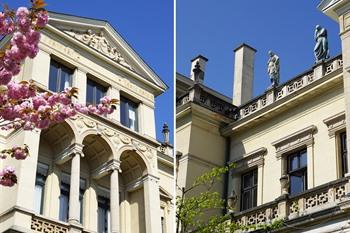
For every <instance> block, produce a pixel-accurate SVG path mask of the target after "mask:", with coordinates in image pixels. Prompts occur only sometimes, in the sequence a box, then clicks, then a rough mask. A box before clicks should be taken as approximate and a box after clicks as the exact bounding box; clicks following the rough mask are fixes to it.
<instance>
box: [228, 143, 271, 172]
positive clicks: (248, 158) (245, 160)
mask: <svg viewBox="0 0 350 233" xmlns="http://www.w3.org/2000/svg"><path fill="white" fill-rule="evenodd" d="M266 153H267V149H266V148H265V147H261V148H259V149H256V150H254V151H252V152H249V153H247V154H244V155H243V156H242V157H241V158H239V159H235V160H231V161H229V163H235V164H236V167H235V168H234V169H233V170H232V172H233V173H241V172H243V171H245V170H247V169H249V168H252V167H259V166H263V165H264V160H265V159H264V156H265V155H266Z"/></svg>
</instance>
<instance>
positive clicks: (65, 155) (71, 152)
mask: <svg viewBox="0 0 350 233" xmlns="http://www.w3.org/2000/svg"><path fill="white" fill-rule="evenodd" d="M83 148H84V145H82V144H79V143H73V144H72V145H70V146H69V147H67V148H65V149H63V150H62V151H61V152H60V153H58V155H57V156H56V158H55V163H56V164H58V165H62V164H64V163H65V162H67V161H69V160H70V159H71V158H72V157H73V156H75V155H79V156H80V157H84V153H83Z"/></svg>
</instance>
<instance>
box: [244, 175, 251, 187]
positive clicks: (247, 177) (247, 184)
mask: <svg viewBox="0 0 350 233" xmlns="http://www.w3.org/2000/svg"><path fill="white" fill-rule="evenodd" d="M252 185H253V184H252V176H251V174H247V175H244V176H243V188H244V189H246V188H249V187H251V186H252Z"/></svg>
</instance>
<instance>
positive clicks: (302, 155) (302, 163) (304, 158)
mask: <svg viewBox="0 0 350 233" xmlns="http://www.w3.org/2000/svg"><path fill="white" fill-rule="evenodd" d="M306 166H307V153H306V150H303V151H302V152H301V153H300V167H306Z"/></svg>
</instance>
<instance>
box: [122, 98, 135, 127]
mask: <svg viewBox="0 0 350 233" xmlns="http://www.w3.org/2000/svg"><path fill="white" fill-rule="evenodd" d="M120 102H121V103H120V122H121V123H122V125H124V126H126V127H129V128H130V129H132V130H135V131H137V130H138V114H137V108H138V104H137V103H135V102H133V101H131V100H129V99H127V98H125V97H120Z"/></svg>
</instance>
